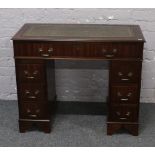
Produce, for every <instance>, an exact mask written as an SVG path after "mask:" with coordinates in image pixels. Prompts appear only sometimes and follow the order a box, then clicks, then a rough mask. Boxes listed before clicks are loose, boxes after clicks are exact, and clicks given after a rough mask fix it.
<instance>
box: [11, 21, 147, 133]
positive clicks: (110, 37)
mask: <svg viewBox="0 0 155 155" xmlns="http://www.w3.org/2000/svg"><path fill="white" fill-rule="evenodd" d="M144 42H145V39H144V37H143V35H142V32H141V30H140V27H139V26H138V25H97V24H25V25H24V26H23V27H22V28H21V29H20V30H19V32H18V33H17V34H16V35H15V36H14V37H13V45H14V57H15V65H16V79H17V91H18V105H19V129H20V132H25V131H27V130H29V129H30V128H31V127H32V126H34V125H35V126H37V127H38V128H39V129H41V130H43V131H44V132H47V133H49V132H50V129H51V127H50V125H51V115H52V111H54V108H55V107H56V105H55V104H54V103H55V99H56V91H55V75H54V74H55V73H54V60H55V59H66V60H67V59H73V60H87V59H90V60H99V59H102V60H109V61H110V68H109V70H110V73H109V99H108V117H107V134H108V135H112V134H113V133H114V132H116V131H117V130H119V129H122V128H124V129H127V130H128V131H129V133H131V134H133V135H138V115H139V98H140V87H141V67H142V59H143V45H144ZM49 70H50V71H49ZM47 77H50V78H49V79H48V78H47ZM49 87H50V89H49ZM48 101H51V102H48Z"/></svg>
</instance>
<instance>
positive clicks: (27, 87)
mask: <svg viewBox="0 0 155 155" xmlns="http://www.w3.org/2000/svg"><path fill="white" fill-rule="evenodd" d="M44 87H45V86H44V85H41V84H21V85H20V86H19V90H20V99H21V101H41V100H45V99H46V92H45V91H46V90H45V88H44Z"/></svg>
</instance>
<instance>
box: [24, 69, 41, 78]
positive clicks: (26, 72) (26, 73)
mask: <svg viewBox="0 0 155 155" xmlns="http://www.w3.org/2000/svg"><path fill="white" fill-rule="evenodd" d="M24 74H25V76H26V78H27V79H34V78H35V77H34V76H35V75H37V74H38V71H37V70H35V71H34V72H33V75H34V76H29V72H28V71H27V70H25V71H24Z"/></svg>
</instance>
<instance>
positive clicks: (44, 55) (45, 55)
mask: <svg viewBox="0 0 155 155" xmlns="http://www.w3.org/2000/svg"><path fill="white" fill-rule="evenodd" d="M41 56H42V57H49V56H50V54H41Z"/></svg>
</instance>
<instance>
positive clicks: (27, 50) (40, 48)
mask: <svg viewBox="0 0 155 155" xmlns="http://www.w3.org/2000/svg"><path fill="white" fill-rule="evenodd" d="M142 48H143V45H142V44H141V43H125V42H122V43H108V42H105V43H99V42H95V43H94V42H92V43H91V42H46V43H43V42H14V52H15V57H29V56H31V57H43V58H103V59H122V58H126V59H127V58H142Z"/></svg>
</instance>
